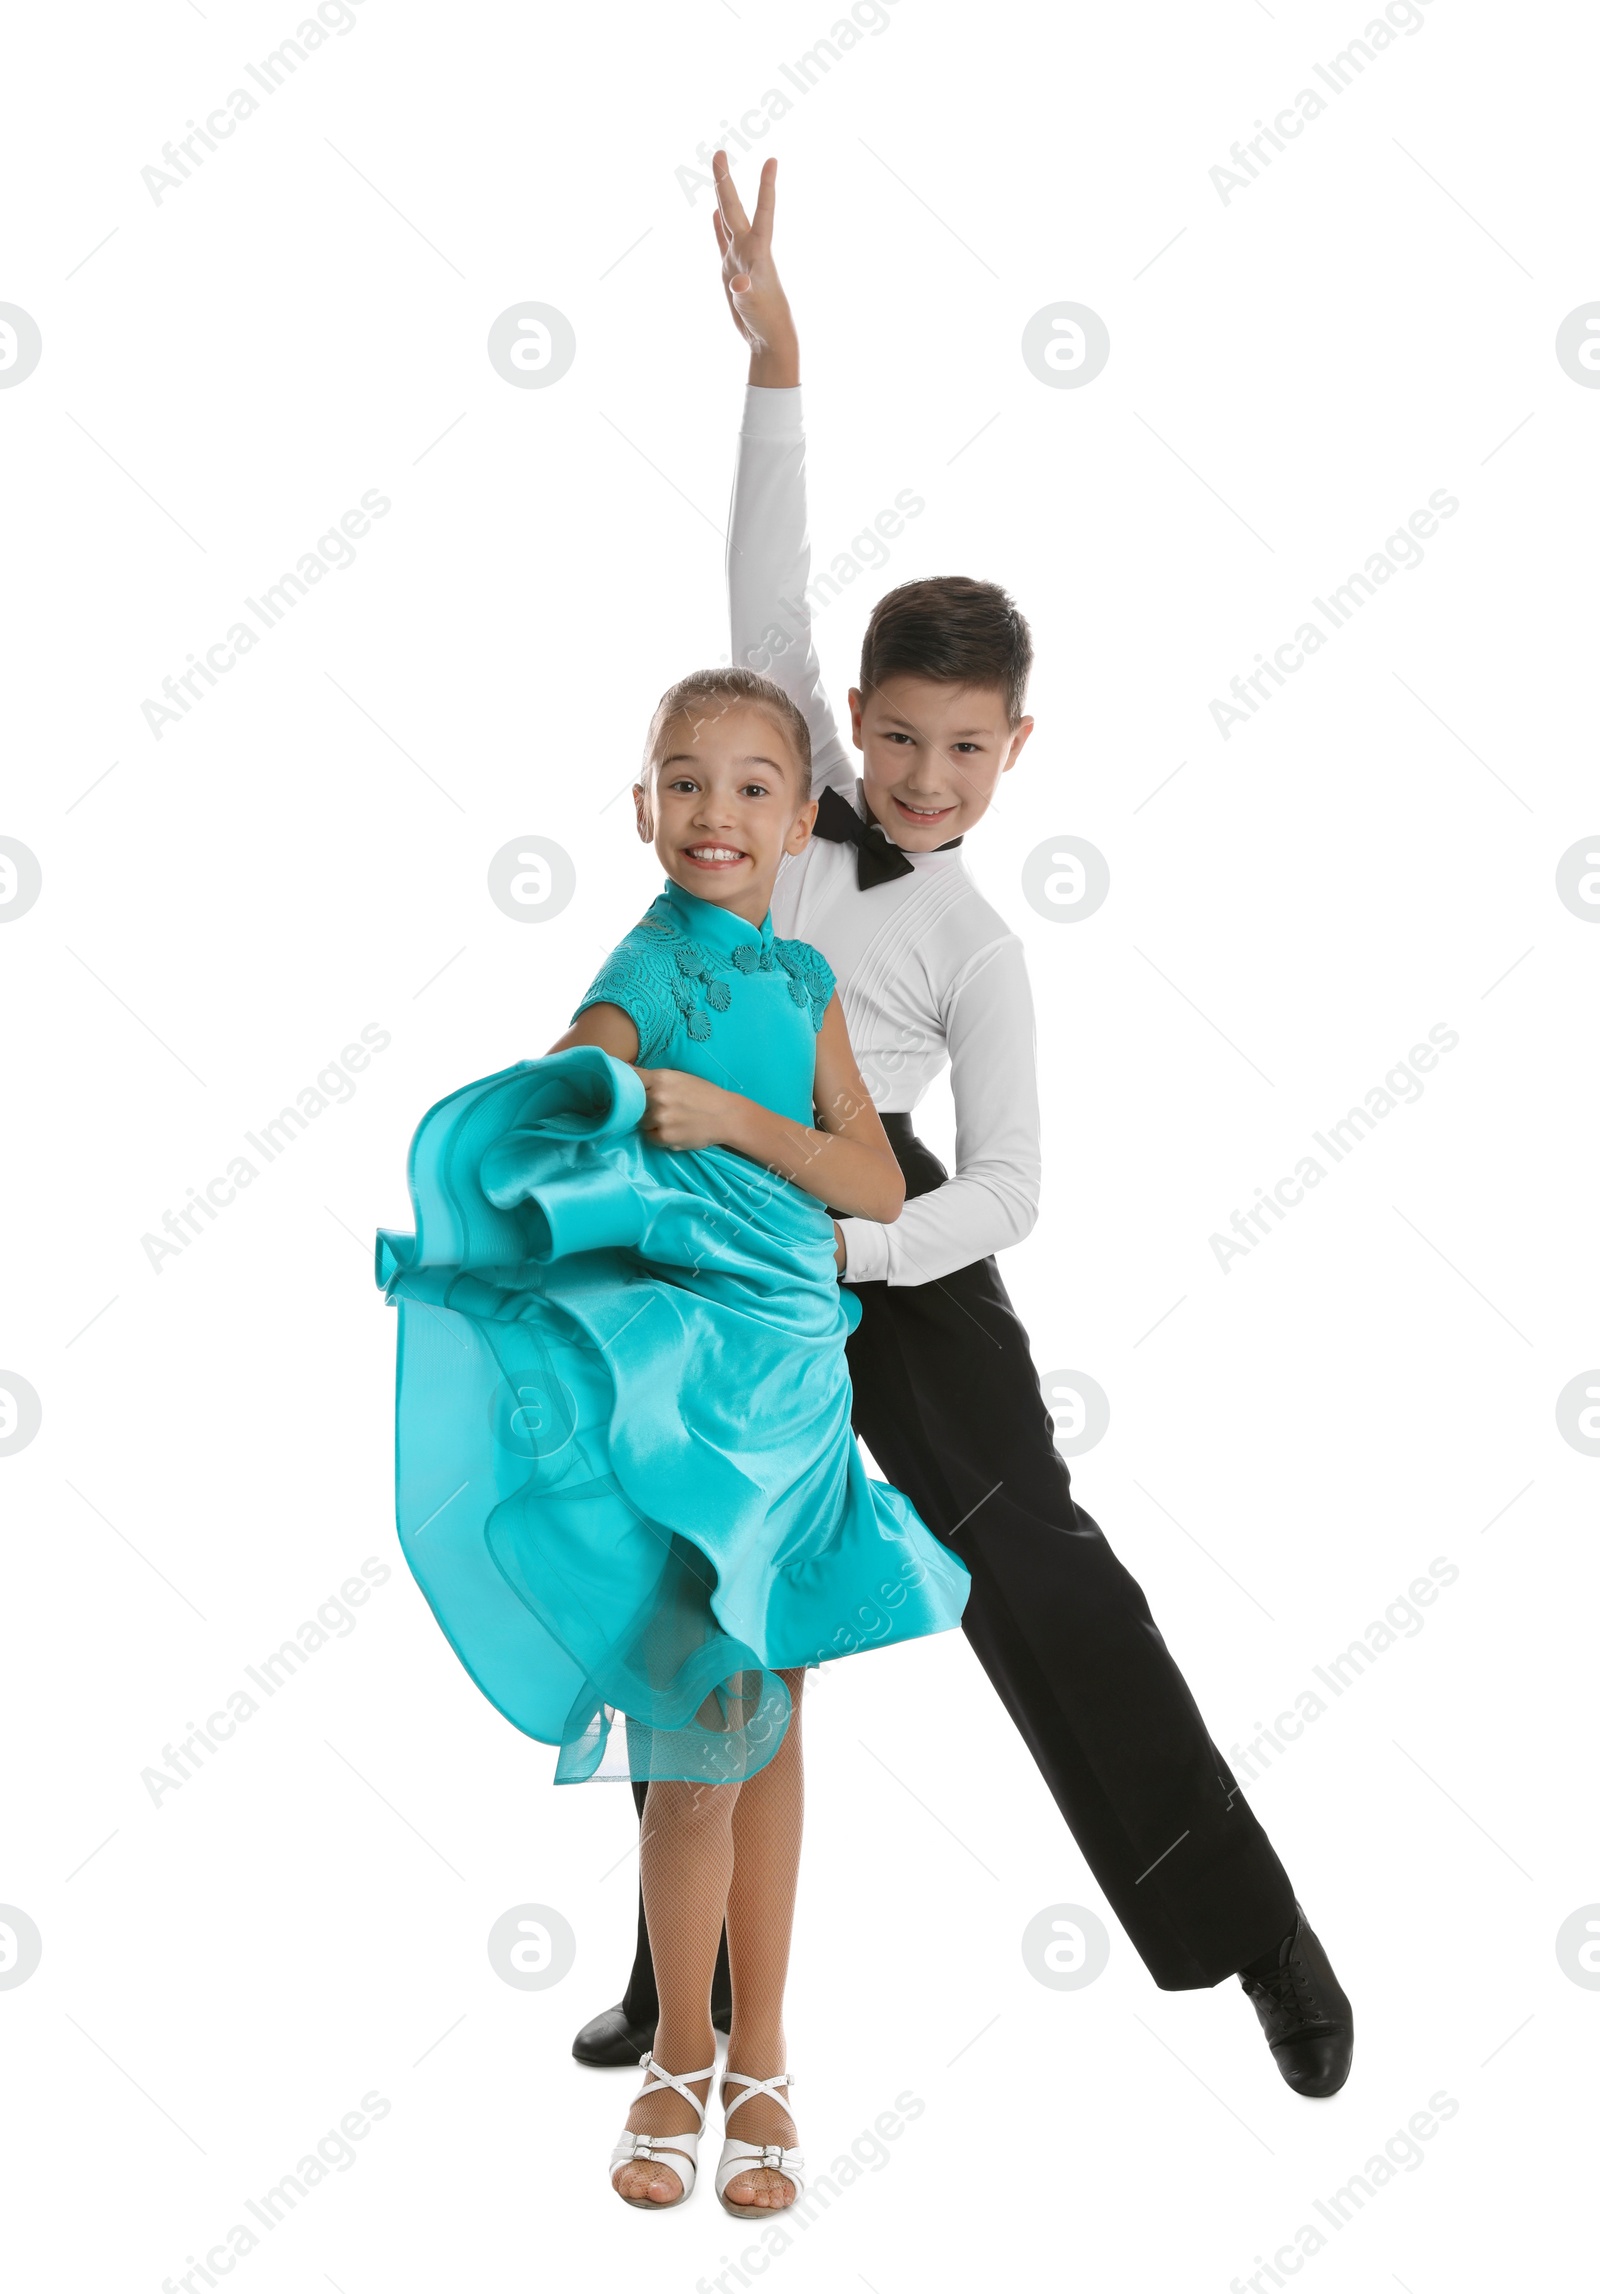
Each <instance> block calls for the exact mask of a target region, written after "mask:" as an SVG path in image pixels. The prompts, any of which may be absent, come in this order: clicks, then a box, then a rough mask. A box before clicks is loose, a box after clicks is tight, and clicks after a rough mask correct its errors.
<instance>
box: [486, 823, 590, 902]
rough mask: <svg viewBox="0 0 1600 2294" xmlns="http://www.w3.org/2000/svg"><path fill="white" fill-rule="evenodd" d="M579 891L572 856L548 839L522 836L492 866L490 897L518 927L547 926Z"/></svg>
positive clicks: (497, 855)
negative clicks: (524, 925)
mask: <svg viewBox="0 0 1600 2294" xmlns="http://www.w3.org/2000/svg"><path fill="white" fill-rule="evenodd" d="M577 889H578V871H577V870H576V869H575V868H574V867H573V865H572V858H571V855H570V854H569V853H568V852H566V851H565V850H564V848H563V847H562V846H561V845H559V844H552V842H551V841H550V839H549V837H547V836H519V837H515V838H513V840H512V842H511V843H510V844H503V845H502V846H501V847H500V850H499V851H498V852H497V853H496V854H495V856H494V858H493V860H491V861H490V863H489V898H490V899H491V900H492V901H493V902H494V904H495V906H496V907H497V908H498V909H499V910H500V911H501V913H502V914H503V915H506V916H509V917H511V919H512V920H513V922H515V923H518V924H547V923H548V922H549V921H550V918H551V917H552V916H559V915H560V913H561V911H562V909H563V908H565V906H566V905H567V902H568V901H569V900H570V899H571V898H572V895H573V894H574V892H576V891H577Z"/></svg>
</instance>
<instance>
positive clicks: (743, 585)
mask: <svg viewBox="0 0 1600 2294" xmlns="http://www.w3.org/2000/svg"><path fill="white" fill-rule="evenodd" d="M727 565H728V622H729V630H730V636H731V641H732V649H733V660H734V664H735V666H736V667H738V668H740V669H754V670H755V671H756V672H757V673H758V674H759V675H760V676H763V677H770V678H771V679H772V681H773V683H774V684H775V685H781V686H782V688H783V690H784V692H785V693H787V694H788V696H789V698H790V700H791V701H793V702H794V703H795V705H796V706H797V707H798V709H799V710H800V713H801V715H802V716H803V717H804V718H805V721H806V726H807V729H808V730H809V732H810V734H811V782H812V790H813V793H815V792H816V791H817V790H819V789H821V788H823V787H825V786H826V787H829V788H835V789H837V790H838V791H839V793H840V795H841V796H844V797H848V798H849V799H850V800H851V802H852V803H853V802H854V801H855V787H856V776H855V767H854V766H853V765H852V763H851V762H850V754H849V751H848V750H847V749H846V748H845V745H844V743H843V742H842V741H841V740H840V738H839V731H838V727H837V726H836V725H835V723H834V721H833V711H832V710H831V709H830V708H829V706H828V699H827V695H826V694H825V693H824V692H823V690H822V671H821V668H820V666H819V665H818V661H817V653H816V648H815V646H814V645H813V644H812V642H811V605H810V601H809V599H808V598H807V596H806V589H807V586H808V584H809V583H810V580H811V536H810V534H809V532H808V531H807V528H806V441H805V432H804V430H803V428H802V427H801V419H800V392H799V389H798V387H796V388H795V389H793V390H763V389H761V388H759V387H758V386H757V385H756V384H754V383H752V384H750V385H749V386H748V387H747V389H746V391H745V404H744V426H743V428H742V429H741V430H740V433H739V459H738V461H737V463H736V464H735V466H734V474H733V508H732V513H731V515H730V517H729V520H728V553H727Z"/></svg>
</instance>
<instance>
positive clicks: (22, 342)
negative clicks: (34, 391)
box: [0, 303, 44, 390]
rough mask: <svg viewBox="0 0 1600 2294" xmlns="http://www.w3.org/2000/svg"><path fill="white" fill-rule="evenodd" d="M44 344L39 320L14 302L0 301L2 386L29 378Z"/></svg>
mask: <svg viewBox="0 0 1600 2294" xmlns="http://www.w3.org/2000/svg"><path fill="white" fill-rule="evenodd" d="M43 348H44V337H43V336H42V335H41V334H40V332H39V328H38V323H37V321H36V320H34V319H32V318H31V317H30V316H29V314H28V313H27V312H26V311H24V310H19V309H18V308H17V305H16V304H15V303H0V390H9V389H10V388H11V387H12V385H13V384H14V383H18V382H26V381H27V379H28V377H29V375H30V374H32V372H33V370H34V368H35V367H36V366H37V365H38V363H39V353H40V352H41V351H42V350H43Z"/></svg>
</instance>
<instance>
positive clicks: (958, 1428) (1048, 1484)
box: [628, 1115, 1295, 2021]
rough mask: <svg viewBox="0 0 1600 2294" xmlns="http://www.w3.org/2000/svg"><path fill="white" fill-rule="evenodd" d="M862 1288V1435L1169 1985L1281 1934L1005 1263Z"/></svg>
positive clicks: (1282, 1878) (1242, 1809)
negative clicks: (1095, 1493) (1054, 1401)
mask: <svg viewBox="0 0 1600 2294" xmlns="http://www.w3.org/2000/svg"><path fill="white" fill-rule="evenodd" d="M884 1126H885V1129H886V1130H887V1131H888V1133H889V1137H890V1140H891V1142H892V1143H893V1146H894V1150H895V1153H896V1155H897V1157H898V1158H899V1162H900V1167H901V1169H902V1170H903V1171H904V1173H905V1175H906V1192H907V1195H908V1196H916V1195H922V1194H927V1193H928V1192H930V1190H931V1189H933V1188H935V1187H937V1186H940V1185H942V1184H943V1183H944V1181H945V1179H946V1178H947V1177H948V1173H947V1172H946V1171H945V1168H944V1165H943V1164H942V1163H941V1162H940V1161H939V1160H938V1158H937V1156H935V1155H934V1154H932V1153H931V1152H930V1151H929V1149H928V1148H927V1147H925V1146H924V1145H923V1144H922V1142H921V1140H919V1139H918V1138H917V1137H916V1135H915V1133H914V1132H913V1131H912V1129H911V1124H910V1119H909V1117H906V1116H894V1115H891V1116H886V1117H885V1118H884ZM854 1287H855V1288H856V1293H857V1296H858V1297H859V1298H860V1301H861V1321H860V1324H859V1326H858V1328H857V1329H856V1330H855V1331H854V1332H853V1334H852V1336H851V1338H850V1342H849V1349H848V1359H849V1364H850V1376H851V1380H852V1383H853V1386H854V1403H853V1407H852V1413H851V1414H852V1419H853V1423H854V1426H855V1430H856V1432H857V1433H858V1434H859V1435H860V1437H861V1439H862V1440H863V1441H864V1442H865V1443H866V1444H867V1446H868V1448H869V1449H870V1450H871V1452H872V1454H873V1456H874V1458H875V1459H876V1460H877V1462H878V1465H879V1466H880V1467H881V1468H882V1470H883V1472H884V1474H885V1475H886V1476H887V1477H888V1479H889V1480H890V1481H891V1482H893V1483H894V1484H895V1486H896V1487H897V1488H899V1489H902V1490H904V1492H905V1494H906V1495H907V1497H909V1498H910V1499H911V1501H912V1503H913V1504H914V1505H915V1506H916V1508H917V1511H918V1512H919V1513H920V1514H921V1516H922V1518H923V1520H924V1521H925V1522H926V1523H927V1525H928V1527H929V1528H930V1529H931V1530H932V1531H933V1532H934V1534H935V1536H937V1537H939V1538H940V1539H942V1540H943V1541H944V1542H945V1543H946V1544H948V1545H949V1546H950V1547H951V1548H952V1549H953V1550H954V1551H955V1552H957V1553H959V1554H960V1556H961V1558H962V1559H963V1561H965V1563H966V1564H967V1567H968V1568H969V1569H970V1571H971V1572H972V1591H971V1593H970V1595H969V1596H968V1600H967V1607H966V1612H965V1615H964V1616H963V1618H962V1629H963V1630H964V1632H965V1633H966V1636H967V1639H968V1640H969V1641H970V1643H971V1644H972V1647H973V1649H974V1651H975V1652H976V1654H977V1657H978V1661H979V1663H980V1664H981V1665H982V1666H983V1669H984V1671H985V1672H986V1673H987V1674H988V1676H989V1678H990V1680H991V1681H992V1682H993V1683H994V1686H995V1688H996V1690H997V1691H998V1692H999V1695H1000V1700H1001V1702H1002V1703H1003V1704H1004V1706H1005V1708H1006V1710H1007V1712H1009V1713H1010V1715H1011V1717H1012V1719H1013V1720H1014V1721H1015V1722H1016V1725H1017V1728H1018V1730H1019V1731H1020V1732H1021V1735H1022V1738H1023V1740H1024V1742H1025V1743H1026V1745H1027V1747H1028V1750H1029V1751H1030V1752H1031V1753H1032V1755H1033V1757H1034V1759H1035V1761H1036V1762H1037V1763H1038V1766H1039V1771H1040V1774H1041V1775H1042V1776H1043V1778H1044V1780H1045V1782H1046V1784H1047V1785H1048V1786H1049V1787H1050V1791H1051V1794H1052V1796H1053V1797H1054V1799H1055V1803H1056V1806H1057V1807H1058V1808H1059V1809H1060V1811H1061V1813H1062V1815H1063V1817H1065V1819H1066V1821H1067V1824H1068V1826H1069V1828H1070V1829H1071V1832H1072V1835H1073V1838H1074V1839H1075V1840H1076V1841H1077V1843H1078V1846H1079V1848H1080V1849H1081V1850H1082V1852H1083V1855H1084V1858H1085V1860H1086V1861H1087V1863H1088V1865H1089V1868H1090V1870H1091V1871H1092V1872H1093V1874H1094V1876H1095V1879H1096V1880H1097V1881H1098V1883H1099V1885H1100V1887H1101V1889H1102V1891H1103V1892H1104V1894H1105V1896H1106V1898H1107V1900H1108V1902H1109V1903H1110V1904H1111V1907H1112V1909H1113V1910H1114V1911H1115V1913H1116V1915H1117V1917H1118V1919H1119V1920H1120V1921H1121V1923H1122V1925H1123V1927H1124V1928H1125V1929H1126V1930H1127V1933H1128V1935H1129V1937H1130V1938H1131V1940H1132V1942H1133V1945H1134V1948H1135V1949H1136V1950H1137V1951H1138V1953H1139V1956H1140V1958H1141V1959H1142V1960H1143V1961H1144V1963H1145V1965H1146V1967H1147V1968H1148V1969H1149V1971H1150V1973H1151V1975H1152V1976H1153V1977H1154V1979H1155V1981H1156V1983H1157V1984H1158V1985H1159V1986H1160V1988H1161V1989H1162V1990H1163V1991H1193V1990H1198V1989H1201V1988H1203V1987H1205V1986H1207V1985H1210V1984H1215V1983H1220V1982H1221V1981H1222V1979H1223V1978H1224V1977H1225V1976H1228V1975H1231V1974H1234V1973H1235V1972H1236V1971H1237V1970H1238V1969H1240V1968H1242V1967H1243V1966H1244V1965H1245V1964H1246V1963H1247V1962H1248V1961H1250V1960H1253V1959H1257V1958H1259V1957H1260V1955H1261V1954H1262V1953H1263V1952H1265V1951H1268V1950H1269V1949H1270V1948H1271V1947H1272V1946H1273V1945H1275V1944H1276V1943H1277V1942H1278V1941H1279V1939H1280V1938H1281V1937H1283V1936H1285V1935H1287V1934H1288V1932H1289V1930H1290V1929H1291V1928H1292V1927H1293V1926H1294V1918H1295V1914H1294V1893H1293V1890H1292V1889H1291V1887H1290V1884H1289V1879H1288V1875H1287V1873H1286V1872H1285V1871H1284V1869H1283V1866H1282V1865H1281V1864H1280V1862H1279V1861H1278V1858H1277V1856H1276V1854H1275V1853H1274V1850H1273V1847H1272V1843H1271V1842H1270V1841H1269V1840H1268V1838H1267V1836H1266V1834H1265V1832H1264V1831H1263V1830H1262V1828H1261V1826H1260V1824H1259V1823H1258V1822H1257V1821H1256V1818H1255V1816H1254V1814H1253V1813H1252V1811H1251V1810H1250V1808H1249V1806H1248V1805H1247V1803H1246V1801H1245V1798H1244V1795H1243V1793H1242V1792H1241V1791H1240V1790H1239V1789H1238V1787H1237V1786H1236V1784H1235V1782H1234V1779H1233V1775H1232V1773H1231V1771H1230V1770H1229V1768H1228V1764H1227V1762H1226V1761H1225V1760H1224V1759H1223V1757H1222V1754H1221V1753H1220V1752H1219V1751H1218V1749H1217V1747H1216V1746H1215V1745H1214V1744H1213V1743H1212V1741H1211V1738H1210V1736H1209V1735H1208V1734H1207V1731H1206V1725H1205V1722H1204V1721H1203V1720H1202V1719H1201V1717H1200V1711H1199V1708H1198V1706H1197V1705H1196V1704H1195V1701H1194V1698H1193V1696H1192V1695H1191V1693H1190V1691H1189V1688H1188V1685H1187V1683H1186V1682H1185V1680H1184V1678H1183V1675H1182V1674H1181V1673H1180V1672H1179V1670H1178V1667H1177V1665H1176V1664H1175V1663H1174V1661H1173V1658H1172V1654H1171V1651H1170V1650H1169V1649H1168V1647H1167V1645H1166V1642H1165V1641H1164V1640H1163V1639H1162V1637H1161V1635H1160V1633H1159V1632H1158V1631H1157V1629H1156V1624H1155V1620H1154V1619H1153V1618H1152V1616H1151V1614H1150V1607H1149V1603H1148V1602H1147V1601H1146V1600H1145V1597H1144V1594H1143V1592H1142V1591H1141V1589H1140V1587H1139V1585H1138V1584H1137V1582H1136V1581H1135V1580H1134V1579H1133V1578H1132V1577H1131V1576H1130V1575H1129V1573H1128V1571H1127V1570H1126V1569H1124V1567H1123V1566H1122V1563H1121V1562H1120V1561H1119V1560H1118V1559H1117V1557H1116V1555H1115V1554H1114V1553H1113V1552H1112V1550H1111V1548H1110V1546H1109V1545H1108V1544H1107V1542H1106V1539H1105V1536H1104V1534H1103V1532H1102V1531H1101V1529H1100V1526H1099V1524H1098V1523H1097V1522H1096V1521H1095V1520H1094V1519H1093V1518H1092V1517H1091V1516H1090V1515H1089V1514H1087V1513H1085V1512H1084V1510H1083V1508H1082V1507H1081V1506H1080V1505H1079V1504H1078V1503H1077V1501H1076V1500H1075V1499H1074V1497H1073V1495H1072V1490H1071V1485H1070V1480H1069V1477H1068V1473H1067V1468H1066V1464H1065V1461H1064V1460H1063V1459H1062V1456H1061V1454H1060V1452H1059V1451H1058V1450H1057V1448H1056V1446H1055V1438H1054V1426H1053V1423H1052V1420H1051V1417H1050V1413H1049V1411H1048V1409H1047V1408H1046V1406H1045V1402H1044V1398H1043V1396H1042V1394H1041V1392H1040V1389H1039V1379H1038V1373H1037V1372H1036V1370H1035V1369H1034V1366H1033V1360H1032V1357H1031V1355H1030V1353H1029V1349H1028V1335H1027V1332H1026V1331H1025V1330H1024V1329H1023V1327H1022V1325H1021V1323H1020V1322H1019V1321H1018V1320H1017V1317H1016V1313H1015V1311H1014V1309H1013V1307H1012V1304H1011V1301H1010V1299H1009V1298H1008V1297H1007V1296H1006V1290H1005V1285H1004V1284H1003V1283H1002V1282H1001V1280H1000V1276H999V1273H998V1271H997V1270H996V1267H995V1263H994V1260H993V1259H992V1258H988V1259H983V1260H981V1261H979V1262H978V1264H976V1265H974V1266H969V1267H963V1268H962V1269H961V1270H960V1272H959V1273H956V1274H952V1275H946V1276H944V1277H943V1278H942V1279H941V1280H939V1281H937V1282H930V1283H921V1284H917V1285H899V1284H897V1285H894V1286H891V1285H890V1284H888V1283H881V1282H868V1283H861V1284H859V1285H857V1286H854ZM634 1789H635V1796H636V1798H637V1799H638V1801H639V1803H640V1805H641V1807H642V1804H643V1795H644V1787H643V1786H642V1785H638V1786H635V1788H634ZM639 1939H640V1940H639V1958H638V1960H637V1961H636V1962H635V1967H634V1973H633V1978H632V1980H631V1982H630V1984H629V1990H628V2004H629V2011H630V2013H631V2014H636V2015H637V2016H638V2019H639V2020H640V2021H646V2020H648V2019H649V2015H650V2013H652V2012H653V2009H654V1991H655V1986H654V1979H653V1976H652V1973H651V1969H650V1952H649V1944H648V1939H647V1937H646V1933H645V1926H644V1914H643V1908H642V1905H641V1909H640V1917H639ZM717 1973H718V1984H719V1986H720V1985H721V1984H722V1983H723V1982H724V1981H725V1975H724V1969H723V1965H722V1963H721V1962H719V1965H718V1971H717ZM714 1996H715V1994H714Z"/></svg>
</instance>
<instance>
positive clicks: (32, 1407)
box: [0, 1370, 44, 1458]
mask: <svg viewBox="0 0 1600 2294" xmlns="http://www.w3.org/2000/svg"><path fill="white" fill-rule="evenodd" d="M43 1422H44V1409H43V1406H42V1405H41V1403H40V1400H39V1397H38V1395H37V1394H36V1393H35V1392H34V1390H33V1388H32V1387H31V1386H30V1385H29V1384H28V1381H27V1379H26V1378H22V1377H19V1376H18V1374H17V1372H16V1371H15V1370H0V1458H9V1457H10V1456H11V1455H12V1453H13V1451H15V1450H25V1449H26V1448H27V1446H28V1444H29V1443H30V1442H31V1441H32V1440H33V1437H34V1435H35V1434H36V1433H37V1432H38V1431H39V1428H40V1426H41V1425H42V1424H43Z"/></svg>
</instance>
